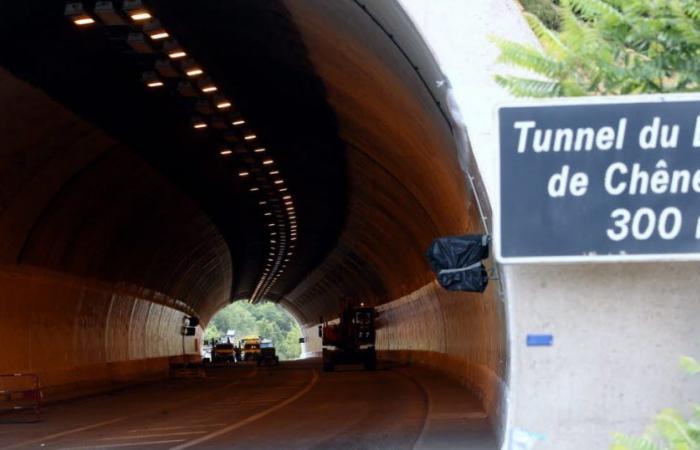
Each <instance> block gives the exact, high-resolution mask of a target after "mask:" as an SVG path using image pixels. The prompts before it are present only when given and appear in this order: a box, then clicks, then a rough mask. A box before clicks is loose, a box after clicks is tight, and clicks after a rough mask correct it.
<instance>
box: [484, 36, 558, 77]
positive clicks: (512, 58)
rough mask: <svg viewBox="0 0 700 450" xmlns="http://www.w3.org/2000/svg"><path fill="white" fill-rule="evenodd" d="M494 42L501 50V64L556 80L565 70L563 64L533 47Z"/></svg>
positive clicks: (499, 41) (495, 40)
mask: <svg viewBox="0 0 700 450" xmlns="http://www.w3.org/2000/svg"><path fill="white" fill-rule="evenodd" d="M494 42H495V43H496V45H497V46H498V48H499V49H500V50H501V54H500V55H499V58H498V61H499V62H501V63H504V64H511V65H514V66H517V67H520V68H523V69H526V70H529V71H530V72H534V73H536V74H539V75H543V76H545V77H547V78H554V77H556V76H557V75H559V74H561V72H562V70H563V66H562V64H561V63H559V62H558V61H557V60H555V59H553V58H550V57H548V56H547V55H545V54H543V53H541V52H539V51H538V50H536V49H534V48H532V47H528V46H526V45H522V44H518V43H516V42H510V41H505V40H501V39H494Z"/></svg>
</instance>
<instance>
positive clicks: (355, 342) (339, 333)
mask: <svg viewBox="0 0 700 450" xmlns="http://www.w3.org/2000/svg"><path fill="white" fill-rule="evenodd" d="M376 315H377V313H376V311H375V310H374V308H371V307H366V306H364V305H363V304H361V306H359V307H352V306H348V307H346V308H345V309H344V310H343V312H342V313H341V314H340V316H339V317H338V321H337V323H332V324H330V323H327V322H326V323H324V324H323V325H321V326H320V327H319V332H320V334H321V337H322V339H323V370H324V371H326V372H331V371H333V370H335V366H336V365H337V364H362V365H363V366H364V368H365V370H374V369H375V368H376V366H377V354H376V352H375V349H374V341H375V332H374V319H375V317H376Z"/></svg>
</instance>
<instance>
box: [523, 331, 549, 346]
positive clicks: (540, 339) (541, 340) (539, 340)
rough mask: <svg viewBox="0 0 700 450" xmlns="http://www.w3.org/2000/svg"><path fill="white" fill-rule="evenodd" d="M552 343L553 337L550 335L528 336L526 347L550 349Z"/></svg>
mask: <svg viewBox="0 0 700 450" xmlns="http://www.w3.org/2000/svg"><path fill="white" fill-rule="evenodd" d="M553 343H554V336H552V335H551V334H528V335H527V346H528V347H551V346H552V344H553Z"/></svg>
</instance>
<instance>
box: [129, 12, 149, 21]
mask: <svg viewBox="0 0 700 450" xmlns="http://www.w3.org/2000/svg"><path fill="white" fill-rule="evenodd" d="M129 17H131V20H133V21H134V22H142V21H144V20H148V19H150V18H152V17H153V16H151V13H149V12H148V11H146V10H143V9H142V10H140V11H134V12H133V13H131V14H130V15H129Z"/></svg>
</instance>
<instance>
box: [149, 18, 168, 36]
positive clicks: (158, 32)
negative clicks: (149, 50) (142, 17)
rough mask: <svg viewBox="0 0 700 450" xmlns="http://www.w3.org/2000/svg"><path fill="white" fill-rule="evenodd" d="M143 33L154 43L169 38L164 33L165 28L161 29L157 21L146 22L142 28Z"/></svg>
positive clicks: (165, 32) (166, 33)
mask: <svg viewBox="0 0 700 450" xmlns="http://www.w3.org/2000/svg"><path fill="white" fill-rule="evenodd" d="M143 31H144V32H145V33H146V34H147V35H148V37H150V38H151V39H153V40H154V41H160V40H163V39H165V38H168V37H170V34H169V33H168V32H167V31H165V28H163V27H162V26H161V25H160V22H158V21H157V20H153V21H151V22H148V23H147V24H146V25H145V26H144V27H143Z"/></svg>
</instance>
